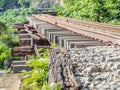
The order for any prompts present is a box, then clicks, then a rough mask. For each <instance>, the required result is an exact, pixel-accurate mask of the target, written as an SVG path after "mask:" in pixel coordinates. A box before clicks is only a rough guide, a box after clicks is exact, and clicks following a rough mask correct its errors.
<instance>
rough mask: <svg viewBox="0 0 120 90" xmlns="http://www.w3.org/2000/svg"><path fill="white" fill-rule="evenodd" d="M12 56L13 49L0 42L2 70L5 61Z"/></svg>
mask: <svg viewBox="0 0 120 90" xmlns="http://www.w3.org/2000/svg"><path fill="white" fill-rule="evenodd" d="M10 56H11V49H10V48H8V47H7V46H6V45H5V44H3V43H1V42H0V68H3V66H4V64H3V63H4V60H5V59H6V58H9V57H10Z"/></svg>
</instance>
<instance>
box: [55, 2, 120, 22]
mask: <svg viewBox="0 0 120 90" xmlns="http://www.w3.org/2000/svg"><path fill="white" fill-rule="evenodd" d="M119 3H120V0H79V1H78V0H64V4H65V5H64V6H63V7H58V8H57V9H58V15H61V16H64V17H71V18H77V19H82V20H90V21H97V22H104V23H113V24H120V5H119Z"/></svg>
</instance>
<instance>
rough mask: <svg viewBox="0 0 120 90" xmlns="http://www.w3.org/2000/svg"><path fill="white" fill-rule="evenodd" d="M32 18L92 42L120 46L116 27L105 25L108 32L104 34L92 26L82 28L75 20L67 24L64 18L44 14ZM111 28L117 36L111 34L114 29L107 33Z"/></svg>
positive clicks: (119, 37) (101, 30) (67, 21)
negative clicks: (92, 40)
mask: <svg viewBox="0 0 120 90" xmlns="http://www.w3.org/2000/svg"><path fill="white" fill-rule="evenodd" d="M33 16H34V17H35V18H37V19H39V20H42V21H46V22H48V23H51V24H53V25H56V26H59V27H62V28H65V29H67V30H70V31H72V32H76V33H79V34H80V35H83V36H85V37H89V38H92V39H94V40H98V41H102V42H105V43H108V42H112V43H113V44H120V33H119V31H120V27H118V26H114V25H108V24H106V28H107V27H108V30H107V32H108V33H106V32H105V31H104V30H103V29H99V28H97V27H96V28H94V27H92V26H91V27H89V26H87V25H86V26H85V25H84V26H83V25H81V24H80V23H78V22H76V20H75V21H74V22H69V20H68V19H66V18H62V17H56V16H51V15H46V14H42V15H39V14H38V15H33ZM86 24H87V23H86ZM97 25H98V24H97ZM102 25H104V24H102ZM102 25H99V27H103V26H102ZM107 25H108V26H107ZM104 27H105V25H104ZM112 27H114V28H118V30H117V29H115V32H118V33H119V34H114V33H113V32H114V29H113V30H112V31H109V28H112Z"/></svg>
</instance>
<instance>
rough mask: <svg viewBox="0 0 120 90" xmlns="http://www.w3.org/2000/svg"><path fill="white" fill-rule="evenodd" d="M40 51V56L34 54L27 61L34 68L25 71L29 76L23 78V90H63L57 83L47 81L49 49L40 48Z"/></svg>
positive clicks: (25, 74)
mask: <svg viewBox="0 0 120 90" xmlns="http://www.w3.org/2000/svg"><path fill="white" fill-rule="evenodd" d="M38 51H39V52H40V56H39V57H34V56H33V57H32V58H31V60H30V61H28V63H27V64H28V65H29V66H30V67H31V68H32V70H31V71H29V72H24V73H23V76H27V78H25V79H24V80H23V82H22V86H21V90H61V88H60V87H59V86H58V85H57V84H55V83H52V84H48V82H47V77H48V57H49V49H43V48H39V49H38Z"/></svg>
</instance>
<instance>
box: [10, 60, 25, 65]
mask: <svg viewBox="0 0 120 90" xmlns="http://www.w3.org/2000/svg"><path fill="white" fill-rule="evenodd" d="M26 62H27V61H12V65H25V64H26Z"/></svg>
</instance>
